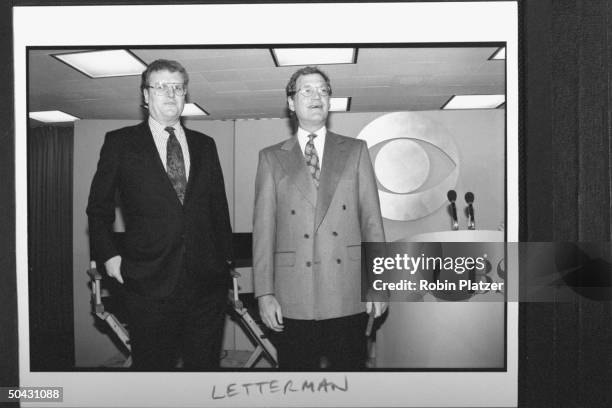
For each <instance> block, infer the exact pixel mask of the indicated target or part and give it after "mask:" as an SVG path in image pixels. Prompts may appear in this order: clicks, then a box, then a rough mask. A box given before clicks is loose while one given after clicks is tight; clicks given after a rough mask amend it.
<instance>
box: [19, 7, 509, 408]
mask: <svg viewBox="0 0 612 408" xmlns="http://www.w3.org/2000/svg"><path fill="white" fill-rule="evenodd" d="M173 16H174V17H173ZM322 21H323V22H324V23H321V22H322ZM13 26H14V30H13V35H14V37H13V41H14V51H13V52H14V69H15V70H14V72H15V163H16V164H15V165H16V169H15V170H16V171H15V174H16V180H15V186H16V187H15V189H16V191H15V193H16V250H17V253H16V256H17V259H16V261H17V268H16V273H17V291H18V327H19V367H20V384H21V385H22V386H59V387H63V388H64V394H63V397H64V401H63V402H62V403H45V406H49V407H53V406H67V407H77V406H78V407H82V406H125V407H127V406H149V407H158V406H190V407H191V406H194V407H199V406H233V407H235V406H253V407H256V406H296V405H297V406H361V407H366V406H410V407H415V406H435V407H442V406H472V407H476V406H483V407H484V406H486V407H513V406H516V405H517V399H518V303H516V302H511V303H508V304H507V318H506V324H507V326H506V344H507V354H506V361H507V366H506V368H507V370H506V371H505V372H470V371H466V372H448V371H446V372H364V373H347V374H344V373H337V372H331V373H287V372H216V373H180V372H179V373H133V372H52V373H51V372H31V371H30V361H29V324H28V296H27V294H28V282H27V280H28V273H27V270H28V269H27V254H28V250H27V184H26V176H25V175H26V174H27V163H26V156H27V155H26V134H27V126H28V120H27V111H26V103H27V92H26V76H27V70H26V58H27V55H26V47H28V46H45V47H54V46H57V47H61V46H66V45H70V46H93V45H96V46H98V45H99V46H113V45H122V46H125V45H126V44H133V45H134V46H177V45H182V46H189V45H228V46H231V45H244V44H252V45H256V44H279V45H280V44H342V43H352V44H354V43H368V44H375V43H380V44H384V43H397V44H399V43H461V42H473V43H475V42H505V43H506V64H507V70H506V87H507V93H506V150H507V155H506V162H507V168H506V205H507V213H506V217H507V222H506V233H507V239H508V241H509V242H517V241H518V227H519V211H518V208H519V205H518V191H519V182H518V154H519V153H518V152H519V150H518V112H519V106H518V5H517V2H516V1H489V2H482V1H479V2H437V3H431V2H427V3H377V4H374V3H344V4H342V3H313V4H311V3H300V4H287V3H285V4H255V5H254V4H231V5H154V6H153V5H151V6H146V5H138V6H63V7H60V6H49V7H15V8H14V9H13ZM509 262H510V261H509ZM508 268H509V269H510V268H512V264H511V263H510V264H509V265H508ZM515 283H516V282H515ZM324 378H325V379H326V380H328V381H331V382H334V383H336V384H338V385H340V386H342V387H344V386H345V379H346V384H348V387H349V389H348V390H347V391H342V392H338V391H336V392H333V391H330V392H314V393H313V392H309V391H308V392H283V387H284V385H286V384H287V382H288V381H293V382H294V383H295V384H301V383H302V382H303V381H304V380H307V381H312V382H314V383H315V386H316V385H318V384H319V382H320V381H321V380H322V379H324ZM271 380H276V381H277V384H278V387H280V390H281V391H280V392H276V393H270V392H265V393H260V392H259V390H258V388H257V387H253V388H251V392H250V393H249V394H248V395H247V394H246V393H244V392H241V393H239V394H238V395H236V396H233V397H229V396H227V395H226V394H227V392H226V391H227V386H228V385H229V384H234V383H235V384H238V386H240V384H245V383H253V384H255V383H258V382H264V381H271ZM213 390H216V391H218V394H217V396H219V395H225V397H224V398H214V394H213ZM22 406H24V407H27V406H31V405H30V404H28V403H22Z"/></svg>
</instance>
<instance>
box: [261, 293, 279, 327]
mask: <svg viewBox="0 0 612 408" xmlns="http://www.w3.org/2000/svg"><path fill="white" fill-rule="evenodd" d="M258 302H259V315H260V316H261V320H262V321H263V322H264V324H265V325H266V326H268V327H269V328H270V329H272V330H274V331H276V332H280V331H283V328H284V326H283V313H282V312H281V307H280V305H279V304H278V301H277V300H276V298H275V297H274V295H263V296H261V297H260V298H259V299H258Z"/></svg>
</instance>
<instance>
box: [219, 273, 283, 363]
mask: <svg viewBox="0 0 612 408" xmlns="http://www.w3.org/2000/svg"><path fill="white" fill-rule="evenodd" d="M229 266H230V270H231V274H232V282H233V290H231V291H230V303H231V305H232V307H233V308H234V311H235V312H236V314H237V315H238V317H239V318H240V321H239V323H240V326H241V327H242V328H243V329H244V331H245V332H246V334H247V336H248V337H249V338H250V339H251V340H252V341H253V342H254V343H255V350H253V353H252V354H251V356H250V357H249V359H248V360H247V362H246V363H245V364H244V367H245V368H251V367H253V366H254V365H255V363H257V361H258V360H259V358H260V357H265V358H266V359H267V360H268V362H269V363H270V364H271V365H272V367H277V366H278V359H277V354H276V348H275V347H274V345H273V344H272V343H271V342H270V340H269V339H268V336H266V335H265V334H264V332H263V330H262V329H261V327H260V326H259V324H258V323H257V322H256V321H255V320H254V319H253V318H252V317H251V315H250V314H249V311H248V309H247V308H246V307H245V305H244V303H243V302H242V301H241V300H240V298H239V287H238V277H239V276H240V273H238V272H237V271H236V270H235V269H234V268H233V266H232V264H231V263H230V265H229Z"/></svg>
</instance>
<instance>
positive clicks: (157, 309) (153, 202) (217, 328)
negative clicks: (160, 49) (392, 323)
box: [87, 60, 232, 371]
mask: <svg viewBox="0 0 612 408" xmlns="http://www.w3.org/2000/svg"><path fill="white" fill-rule="evenodd" d="M188 81H189V76H188V74H187V72H186V71H185V68H183V66H182V65H181V64H179V63H178V62H176V61H169V60H156V61H154V62H152V63H151V64H150V65H149V66H148V67H147V69H146V70H145V71H144V72H143V73H142V79H141V90H142V95H143V97H144V101H145V103H146V105H147V108H148V112H149V115H148V118H147V119H146V120H145V121H144V122H142V123H141V124H139V125H136V126H130V127H125V128H122V129H119V130H115V131H112V132H109V133H108V134H107V135H106V138H105V140H104V145H103V146H102V150H101V152H100V160H99V162H98V168H97V171H96V174H95V176H94V178H93V181H92V185H91V191H90V195H89V204H88V207H87V214H88V216H89V235H90V241H91V253H92V258H93V259H95V260H96V261H97V262H98V264H99V265H104V267H105V269H106V272H107V273H108V275H109V276H111V277H112V278H114V279H116V280H117V281H118V282H120V283H121V284H123V287H124V288H125V295H126V296H125V298H126V308H127V312H128V331H129V333H130V344H131V348H132V358H133V368H134V369H137V370H154V371H167V370H171V369H174V368H175V367H176V366H177V362H178V361H180V360H182V362H183V367H184V368H186V369H197V370H208V369H215V368H217V367H218V366H219V356H220V352H221V341H222V334H223V326H224V320H225V317H224V316H225V307H226V299H227V290H228V284H229V281H230V275H229V271H228V267H227V262H226V261H227V260H230V259H231V258H232V250H231V227H230V222H229V213H228V207H227V199H226V195H225V188H224V184H223V175H222V173H221V167H220V164H219V157H218V155H217V150H216V147H215V143H214V141H213V139H212V138H210V137H208V136H206V135H204V134H201V133H198V132H195V131H192V130H189V129H187V128H185V127H184V126H183V125H182V124H181V122H180V120H179V119H180V116H181V113H182V112H183V107H184V106H185V98H186V95H187V85H188ZM116 192H118V196H119V199H120V203H121V207H122V212H123V217H124V221H125V234H124V239H123V243H122V245H121V247H119V246H118V245H117V243H116V242H115V241H114V240H113V233H112V231H113V229H112V226H113V222H114V219H115V206H116V202H115V196H116Z"/></svg>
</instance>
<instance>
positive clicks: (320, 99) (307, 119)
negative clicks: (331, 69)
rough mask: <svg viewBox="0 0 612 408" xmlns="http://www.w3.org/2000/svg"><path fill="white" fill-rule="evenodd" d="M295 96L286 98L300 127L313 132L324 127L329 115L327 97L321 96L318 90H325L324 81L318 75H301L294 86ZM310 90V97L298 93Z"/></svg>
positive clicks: (325, 84)
mask: <svg viewBox="0 0 612 408" xmlns="http://www.w3.org/2000/svg"><path fill="white" fill-rule="evenodd" d="M295 89H296V91H297V92H296V94H295V95H294V96H293V98H291V97H289V98H287V102H288V104H289V109H291V110H292V111H293V112H295V115H296V116H297V119H298V122H299V124H300V127H301V128H303V129H304V130H307V131H311V132H314V131H316V130H318V129H320V128H321V127H323V126H324V125H325V122H326V121H327V114H328V113H329V95H321V93H320V92H319V90H321V89H327V83H326V82H325V79H323V77H322V76H321V75H319V74H308V75H302V76H301V77H299V78H298V79H297V82H296V84H295ZM303 89H311V90H313V91H314V92H311V93H312V95H311V96H304V95H302V93H301V92H300V91H301V90H303Z"/></svg>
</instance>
